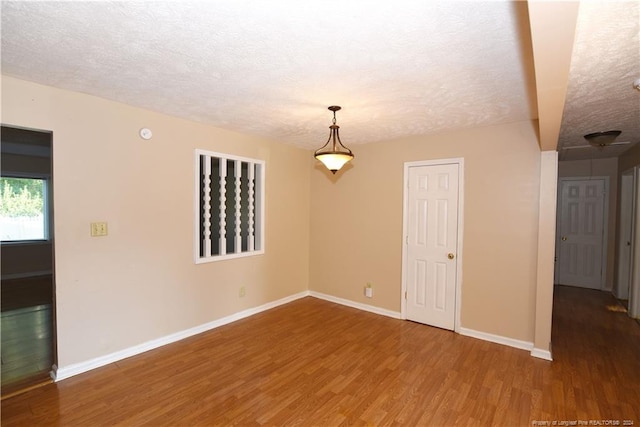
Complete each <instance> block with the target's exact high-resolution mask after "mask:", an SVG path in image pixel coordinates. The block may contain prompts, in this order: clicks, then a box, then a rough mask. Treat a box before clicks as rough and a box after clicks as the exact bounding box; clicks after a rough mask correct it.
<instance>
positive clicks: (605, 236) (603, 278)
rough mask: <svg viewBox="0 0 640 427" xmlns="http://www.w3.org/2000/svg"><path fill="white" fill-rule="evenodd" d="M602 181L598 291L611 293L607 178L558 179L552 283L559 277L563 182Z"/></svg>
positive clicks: (575, 177) (563, 177) (572, 177)
mask: <svg viewBox="0 0 640 427" xmlns="http://www.w3.org/2000/svg"><path fill="white" fill-rule="evenodd" d="M597 180H601V181H604V200H603V203H604V205H603V206H602V210H603V212H602V222H603V224H602V259H601V260H600V262H601V263H602V273H601V274H600V290H603V291H605V290H608V291H611V289H610V288H608V287H607V247H608V246H609V177H608V176H562V177H560V178H559V179H558V193H557V197H558V200H557V204H556V263H555V270H554V280H553V283H556V284H557V283H558V277H560V239H561V237H562V236H561V235H560V218H561V215H562V206H561V205H560V203H561V201H562V185H563V182H565V181H597Z"/></svg>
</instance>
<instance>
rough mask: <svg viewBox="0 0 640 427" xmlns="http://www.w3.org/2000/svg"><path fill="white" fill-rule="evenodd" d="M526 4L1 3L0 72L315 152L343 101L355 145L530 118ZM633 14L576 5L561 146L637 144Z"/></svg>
mask: <svg viewBox="0 0 640 427" xmlns="http://www.w3.org/2000/svg"><path fill="white" fill-rule="evenodd" d="M527 16H528V15H527V3H526V2H508V1H470V2H462V1H451V0H446V1H425V0H399V1H397V2H371V1H364V0H350V1H346V0H323V1H315V2H304V1H299V0H274V1H272V2H264V1H262V0H256V1H249V0H236V1H222V0H218V1H206V2H205V1H199V2H195V1H182V2H176V1H154V2H144V1H142V2H129V1H127V2H103V1H98V2H95V1H92V2H84V1H83V2H26V1H15V2H14V1H12V2H8V1H3V2H2V73H3V74H6V75H10V76H15V77H18V78H22V79H25V80H30V81H34V82H38V83H42V84H46V85H51V86H55V87H60V88H63V89H69V90H74V91H79V92H84V93H88V94H92V95H96V96H100V97H103V98H107V99H112V100H116V101H120V102H124V103H127V104H131V105H135V106H139V107H143V108H147V109H150V110H155V111H159V112H163V113H167V114H171V115H174V116H179V117H184V118H188V119H191V120H196V121H201V122H205V123H209V124H212V125H214V126H218V127H221V128H226V129H231V130H236V131H240V132H243V133H249V134H255V135H260V136H263V137H267V138H271V139H274V140H278V141H282V142H284V143H289V144H293V145H296V146H299V147H303V148H309V149H311V148H317V147H319V146H320V145H322V144H323V143H324V142H325V141H326V138H327V137H328V126H329V125H330V124H331V113H330V112H329V111H328V110H327V109H326V108H327V107H328V106H329V105H341V106H342V107H343V110H342V111H340V112H338V116H337V118H338V124H339V125H340V126H341V137H342V140H343V142H344V143H345V144H346V145H348V146H352V145H356V144H361V143H368V142H375V141H381V140H390V139H394V138H398V137H403V136H409V135H423V134H435V133H440V132H445V131H450V130H454V129H461V128H469V127H478V126H488V125H494V124H501V123H509V122H515V121H521V120H528V119H535V118H537V107H536V101H535V100H536V94H535V82H534V74H533V62H532V61H533V60H532V53H531V42H530V30H529V25H528V17H527ZM639 16H640V15H639V12H638V2H637V1H625V2H619V3H614V2H587V3H585V4H583V5H582V6H581V9H580V18H579V22H578V28H577V33H576V34H577V35H576V37H577V38H576V45H575V49H574V56H573V60H572V65H571V77H570V84H569V89H568V93H567V104H566V106H565V112H564V119H563V125H562V128H561V132H560V144H561V145H582V144H584V140H583V139H582V135H584V134H586V133H590V132H595V131H600V130H609V129H619V130H622V131H623V134H622V135H621V136H620V138H619V139H618V140H619V141H623V140H624V141H626V140H629V141H631V142H639V141H640V92H637V91H634V90H633V88H632V82H633V81H634V80H635V79H637V78H640V44H639V42H638V27H639V25H640V24H639V22H640V19H639ZM603 17H606V18H607V19H603ZM141 125H142V124H141ZM625 148H627V147H625ZM560 151H561V153H563V152H564V153H569V154H570V155H571V156H574V157H576V158H578V157H580V156H582V155H583V152H584V153H586V152H589V153H590V154H589V156H592V155H593V156H596V157H598V156H603V155H607V153H605V154H603V152H604V151H605V150H595V149H593V150H592V149H586V150H582V149H574V150H566V151H563V150H560ZM591 151H593V154H591ZM561 155H562V154H561Z"/></svg>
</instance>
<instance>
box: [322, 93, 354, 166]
mask: <svg viewBox="0 0 640 427" xmlns="http://www.w3.org/2000/svg"><path fill="white" fill-rule="evenodd" d="M340 109H341V107H339V106H337V105H332V106H331V107H329V111H333V124H332V125H331V126H329V129H331V131H330V133H329V139H328V140H327V143H326V144H324V145H323V146H322V147H321V148H319V149H317V150H316V152H315V153H314V155H313V156H314V157H315V158H316V159H318V160H320V161H321V162H322V163H323V164H324V165H325V166H326V167H327V169H329V170H330V171H331V173H333V174H335V173H336V172H338V171H339V170H340V168H341V167H342V166H344V165H345V164H346V163H347V162H348V161H350V160H351V159H353V153H352V152H351V150H349V149H348V148H347V147H345V146H344V145H342V141H340V135H339V133H338V129H340V126H338V125H337V124H336V111H339V110H340ZM329 143H331V145H329Z"/></svg>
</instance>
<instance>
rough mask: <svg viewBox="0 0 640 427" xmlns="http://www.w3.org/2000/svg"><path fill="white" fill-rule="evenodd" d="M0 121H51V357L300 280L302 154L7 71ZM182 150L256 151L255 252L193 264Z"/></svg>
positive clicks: (164, 330)
mask: <svg viewBox="0 0 640 427" xmlns="http://www.w3.org/2000/svg"><path fill="white" fill-rule="evenodd" d="M2 122H3V123H4V124H8V125H15V126H23V127H28V128H35V129H43V130H51V131H53V165H54V194H55V201H54V212H55V236H56V242H55V268H56V298H57V338H58V346H57V347H58V365H59V366H60V367H65V366H68V365H70V364H74V363H79V362H84V361H87V360H90V359H92V358H95V357H99V356H103V355H106V354H110V353H112V352H116V351H119V350H123V349H126V348H129V347H131V346H134V345H137V344H141V343H144V342H146V341H149V340H153V339H157V338H160V337H163V336H166V335H169V334H172V333H175V332H179V331H182V330H185V329H188V328H191V327H195V326H199V325H202V324H204V323H207V322H210V321H213V320H216V319H219V318H221V317H224V316H227V315H230V314H233V313H237V312H239V311H241V310H244V309H247V308H251V307H255V306H259V305H261V304H265V303H267V302H270V301H274V300H276V299H279V298H283V297H286V296H289V295H292V294H295V293H297V292H302V291H305V290H307V289H308V273H309V253H308V248H309V200H310V197H309V181H310V176H309V175H310V168H309V161H308V158H309V152H307V151H304V150H299V149H297V148H293V147H289V146H285V145H282V144H279V143H277V142H273V141H267V140H264V139H260V138H255V137H250V136H246V135H241V134H237V133H233V132H228V131H224V130H221V129H217V128H214V127H211V126H206V125H204V124H199V123H195V122H190V121H187V120H181V119H177V118H174V117H169V116H166V115H162V114H157V113H153V112H150V111H146V110H142V109H138V108H134V107H131V106H126V105H123V104H119V103H115V102H111V101H107V100H104V99H100V98H96V97H91V96H87V95H83V94H79V93H74V92H69V91H64V90H59V89H54V88H51V87H46V86H41V85H37V84H32V83H29V82H25V81H21V80H16V79H13V78H8V77H3V79H2ZM142 127H148V128H150V129H152V130H153V133H154V136H153V139H151V140H149V141H145V140H142V139H141V138H139V137H138V130H139V129H140V128H142ZM195 148H202V149H208V150H214V151H221V152H226V153H230V154H235V155H240V156H247V157H253V158H259V159H264V160H265V161H266V253H265V254H264V255H262V256H254V257H249V258H242V259H235V260H228V261H223V262H215V263H208V264H200V265H195V264H194V261H193V253H192V252H193V194H194V189H193V182H194V169H193V168H194V166H193V162H194V160H193V157H194V149H195ZM92 221H107V222H108V226H109V235H108V236H107V237H100V238H92V237H90V235H89V223H90V222H92ZM241 286H245V287H246V297H244V298H240V297H239V295H238V292H239V288H240V287H241Z"/></svg>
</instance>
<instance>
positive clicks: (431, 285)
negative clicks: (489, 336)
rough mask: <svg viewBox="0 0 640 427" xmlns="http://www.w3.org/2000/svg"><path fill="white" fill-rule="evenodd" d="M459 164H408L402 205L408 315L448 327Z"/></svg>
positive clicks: (451, 308) (453, 294)
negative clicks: (404, 218) (404, 221)
mask: <svg viewBox="0 0 640 427" xmlns="http://www.w3.org/2000/svg"><path fill="white" fill-rule="evenodd" d="M459 167H460V166H459V165H458V164H437V165H429V166H412V167H409V171H408V189H407V192H408V193H407V206H406V209H407V217H406V218H407V237H406V238H407V241H406V245H407V247H406V250H407V258H406V259H407V263H406V268H407V271H406V278H407V279H406V312H405V314H406V318H407V319H409V320H413V321H416V322H420V323H425V324H428V325H432V326H437V327H440V328H444V329H450V330H453V329H454V326H455V312H456V310H455V308H456V283H457V282H456V275H457V262H458V257H457V242H458V192H459V182H458V181H459V178H458V176H459V175H458V172H459Z"/></svg>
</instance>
